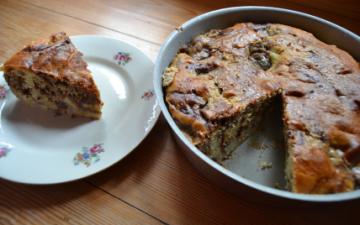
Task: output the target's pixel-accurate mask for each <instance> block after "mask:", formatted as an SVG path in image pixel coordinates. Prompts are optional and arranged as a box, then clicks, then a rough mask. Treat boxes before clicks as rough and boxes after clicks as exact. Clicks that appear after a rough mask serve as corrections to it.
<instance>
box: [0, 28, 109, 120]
mask: <svg viewBox="0 0 360 225" xmlns="http://www.w3.org/2000/svg"><path fill="white" fill-rule="evenodd" d="M0 69H1V70H2V71H4V78H5V80H6V82H7V83H8V85H9V86H10V89H11V91H12V92H13V94H14V95H16V97H17V98H18V99H19V100H20V101H21V102H23V103H25V104H26V105H29V106H31V107H37V108H41V109H45V110H51V111H54V112H56V113H60V114H69V115H71V117H89V118H92V119H100V118H101V108H102V105H103V102H102V101H101V99H100V92H99V90H98V88H97V86H96V84H95V83H94V80H93V78H92V76H91V72H90V71H89V70H88V69H87V64H86V62H84V60H83V59H82V53H81V52H79V51H78V50H77V49H76V48H75V46H74V45H73V44H72V43H71V40H70V38H69V37H68V36H67V35H66V33H64V32H60V33H57V34H53V35H51V36H50V38H49V39H44V40H39V41H36V42H33V43H32V44H30V45H28V46H26V47H25V48H24V49H23V50H21V51H19V52H17V53H16V54H15V55H14V56H12V57H11V58H10V59H8V60H7V61H6V62H5V63H4V65H3V66H2V67H1V68H0Z"/></svg>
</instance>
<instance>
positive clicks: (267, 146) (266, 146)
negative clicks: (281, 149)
mask: <svg viewBox="0 0 360 225" xmlns="http://www.w3.org/2000/svg"><path fill="white" fill-rule="evenodd" d="M262 148H263V149H265V148H270V146H269V145H268V144H266V143H265V144H264V145H263V147H262Z"/></svg>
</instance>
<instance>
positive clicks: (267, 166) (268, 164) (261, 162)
mask: <svg viewBox="0 0 360 225" xmlns="http://www.w3.org/2000/svg"><path fill="white" fill-rule="evenodd" d="M258 162H259V166H260V167H261V168H262V169H265V168H271V167H272V162H269V163H267V162H266V161H262V160H258Z"/></svg>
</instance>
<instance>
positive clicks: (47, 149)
mask: <svg viewBox="0 0 360 225" xmlns="http://www.w3.org/2000/svg"><path fill="white" fill-rule="evenodd" d="M71 40H72V42H73V43H74V45H75V47H76V48H77V49H78V50H79V51H80V52H82V53H83V54H84V56H83V59H84V60H85V61H86V62H87V63H88V65H89V66H88V68H89V69H90V70H91V71H92V75H93V78H94V80H95V83H96V85H97V86H98V88H99V90H100V94H101V99H102V100H103V102H104V106H103V110H102V112H103V114H102V118H101V119H100V120H90V119H88V118H74V119H72V118H70V116H68V115H61V116H58V115H55V114H54V113H53V112H49V111H43V110H40V109H33V108H30V107H27V106H25V105H23V104H22V103H20V102H19V100H18V99H17V98H16V97H15V96H14V95H13V94H12V93H11V92H10V90H9V87H8V85H7V84H6V81H5V80H4V78H3V72H0V85H2V86H0V98H1V99H0V107H1V108H0V116H1V118H0V119H1V120H0V121H1V127H0V177H2V178H4V179H7V180H11V181H15V182H21V183H30V184H53V183H61V182H67V181H72V180H76V179H79V178H83V177H86V176H89V175H91V174H94V173H96V172H99V171H101V170H104V169H106V168H107V167H109V166H111V165H113V164H114V163H116V162H118V161H119V160H121V159H123V158H124V157H125V156H126V155H128V154H129V153H130V152H131V151H132V150H133V149H134V148H136V146H138V145H139V144H140V142H141V141H142V140H143V139H144V138H145V137H146V135H147V134H148V133H149V132H150V130H151V129H152V128H153V126H154V124H155V123H156V121H157V119H158V117H159V114H160V108H159V106H158V103H157V101H156V97H155V96H154V94H155V93H154V85H153V78H152V74H153V69H154V62H153V61H152V60H151V59H150V57H149V56H147V55H146V54H145V53H143V52H142V51H141V50H139V49H137V48H136V47H134V46H132V45H130V44H127V43H124V42H122V41H120V40H117V39H112V38H109V37H102V36H75V37H71ZM124 59H126V60H125V61H124Z"/></svg>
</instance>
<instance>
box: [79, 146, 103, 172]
mask: <svg viewBox="0 0 360 225" xmlns="http://www.w3.org/2000/svg"><path fill="white" fill-rule="evenodd" d="M103 145H104V144H103V143H99V144H95V145H94V146H93V147H91V148H87V147H83V149H82V153H81V152H79V153H77V154H76V156H75V157H74V159H73V163H74V165H75V166H77V165H80V163H82V164H84V165H85V166H86V167H89V166H90V165H92V164H94V163H97V162H99V161H100V156H99V154H100V153H102V152H105V149H104V148H103Z"/></svg>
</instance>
